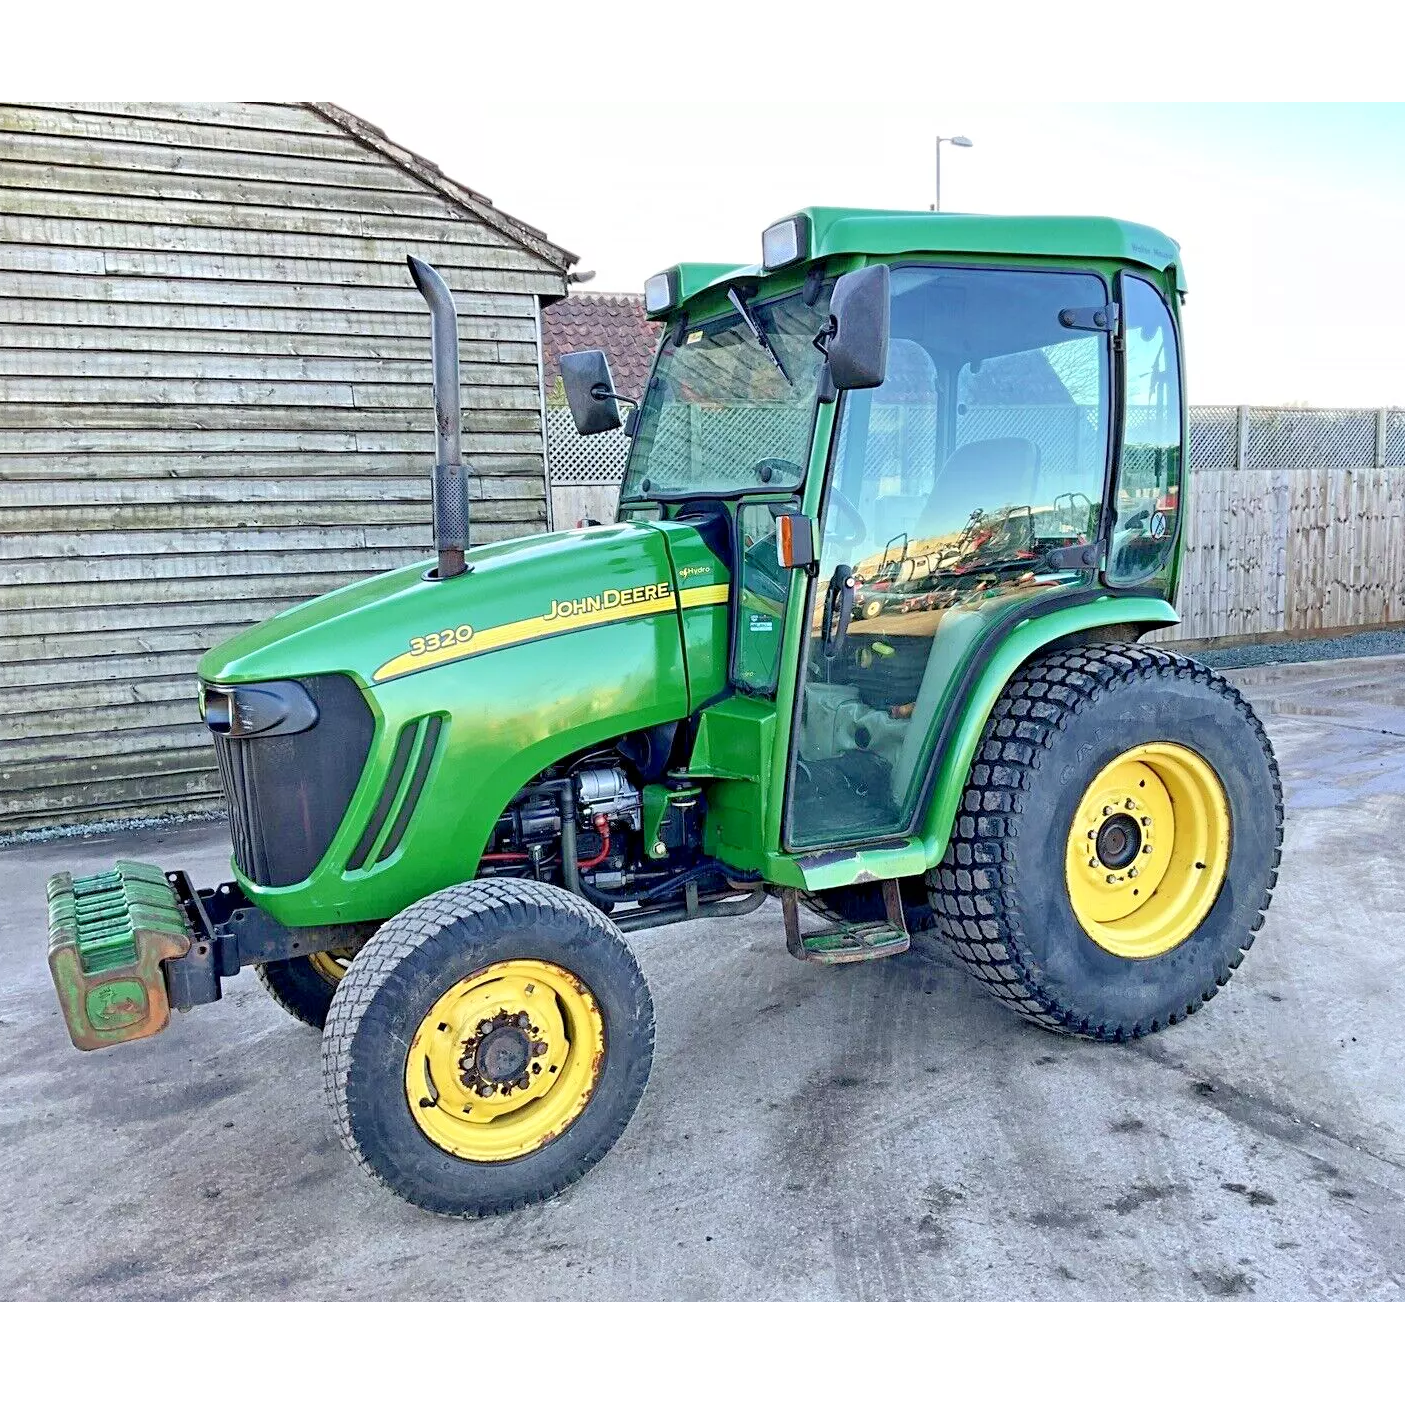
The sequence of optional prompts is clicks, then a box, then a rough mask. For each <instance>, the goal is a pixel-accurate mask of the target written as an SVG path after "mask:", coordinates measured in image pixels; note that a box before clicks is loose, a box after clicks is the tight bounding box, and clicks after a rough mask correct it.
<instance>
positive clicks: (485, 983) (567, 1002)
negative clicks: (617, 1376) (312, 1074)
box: [322, 878, 654, 1217]
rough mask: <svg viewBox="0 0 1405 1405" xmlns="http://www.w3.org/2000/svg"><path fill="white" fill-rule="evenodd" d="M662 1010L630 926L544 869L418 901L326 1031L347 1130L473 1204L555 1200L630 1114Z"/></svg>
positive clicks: (435, 1203)
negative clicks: (542, 878)
mask: <svg viewBox="0 0 1405 1405" xmlns="http://www.w3.org/2000/svg"><path fill="white" fill-rule="evenodd" d="M653 1047H654V1011H653V1004H652V1001H651V1000H650V997H649V990H648V987H647V985H646V984H645V982H644V977H643V975H642V974H641V972H640V970H639V967H638V966H637V965H636V963H635V960H634V957H633V954H632V953H631V952H630V950H629V948H628V946H626V945H625V942H624V939H623V937H622V936H621V935H620V932H619V929H618V928H617V927H615V925H614V924H613V923H612V922H610V920H609V919H608V918H607V917H605V916H604V915H603V914H602V913H600V912H599V911H597V910H596V909H595V908H593V907H591V905H590V904H589V903H587V902H585V901H583V900H582V899H580V898H577V897H574V896H572V895H571V894H569V893H565V892H562V891H561V890H559V889H557V888H552V887H549V886H548V885H546V884H544V883H534V882H530V881H527V880H525V879H514V878H493V879H484V880H479V881H475V882H472V883H464V884H461V885H459V886H458V887H454V888H446V889H445V890H444V891H443V892H440V893H435V894H433V895H432V896H431V897H428V898H425V899H423V900H422V901H420V902H418V903H415V904H414V905H413V906H411V907H409V908H407V909H406V910H405V911H404V912H402V913H401V914H400V915H399V916H398V917H395V918H392V919H391V920H390V921H389V922H387V923H386V924H385V925H384V926H383V927H382V928H381V929H380V931H379V932H377V933H376V935H375V936H374V937H372V938H371V940H370V941H369V942H368V943H367V944H366V946H365V947H364V948H363V949H362V951H361V952H360V953H359V954H358V955H357V958H356V960H355V961H354V962H353V963H352V965H351V968H350V970H349V971H348V973H347V976H346V978H345V979H344V980H343V981H342V983H341V985H340V986H339V987H338V988H337V992H336V995H335V996H334V997H333V1000H332V1006H331V1011H330V1014H329V1016H328V1019H327V1028H326V1032H325V1034H324V1036H323V1042H322V1066H323V1072H324V1075H325V1079H326V1085H327V1095H328V1098H329V1100H330V1102H331V1105H332V1110H333V1115H334V1116H335V1118H336V1123H337V1129H338V1131H339V1133H340V1135H341V1139H342V1142H343V1144H344V1145H345V1146H346V1147H347V1149H348V1150H349V1151H350V1152H351V1153H352V1154H353V1155H354V1156H355V1157H356V1158H357V1160H358V1161H359V1162H360V1163H361V1165H362V1167H363V1168H364V1169H365V1170H367V1171H368V1172H369V1173H370V1174H371V1175H372V1176H374V1177H375V1178H376V1179H377V1180H379V1181H381V1182H382V1183H384V1184H385V1185H386V1186H388V1187H389V1188H390V1189H391V1190H393V1191H394V1192H395V1193H396V1194H397V1195H400V1196H402V1197H403V1198H404V1199H406V1200H409V1201H411V1202H412V1203H413V1204H415V1205H418V1206H420V1207H422V1208H423V1209H426V1210H431V1211H434V1212H435V1213H438V1214H444V1215H459V1216H465V1217H472V1216H478V1215H492V1214H499V1213H501V1212H503V1211H506V1210H512V1209H516V1208H518V1207H520V1206H523V1205H528V1204H531V1203H533V1202H535V1201H539V1200H545V1199H547V1198H548V1197H550V1196H552V1195H555V1194H556V1193H557V1192H558V1191H560V1190H562V1189H563V1188H564V1187H566V1186H567V1185H569V1184H570V1183H571V1182H572V1181H574V1180H576V1179H577V1178H578V1177H579V1176H581V1175H583V1174H584V1173H585V1172H586V1171H587V1170H588V1169H589V1168H590V1167H591V1166H593V1165H594V1164H595V1163H596V1162H597V1161H599V1160H600V1158H601V1157H603V1156H604V1155H605V1153H606V1152H607V1151H608V1150H609V1149H610V1147H611V1146H613V1145H614V1142H615V1140H616V1139H617V1138H618V1137H619V1135H620V1133H621V1132H623V1131H624V1128H625V1126H626V1124H627V1123H628V1121H629V1119H630V1116H631V1115H632V1114H633V1112H634V1109H635V1107H636V1106H637V1105H638V1102H639V1099H640V1097H641V1096H642V1094H643V1092H644V1085H645V1083H646V1082H647V1081H648V1077H649V1067H650V1064H651V1062H652V1059H653Z"/></svg>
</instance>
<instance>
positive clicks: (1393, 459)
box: [1383, 410, 1405, 468]
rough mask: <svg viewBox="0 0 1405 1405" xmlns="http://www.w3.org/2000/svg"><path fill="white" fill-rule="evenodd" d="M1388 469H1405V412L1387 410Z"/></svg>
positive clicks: (1386, 445) (1386, 442)
mask: <svg viewBox="0 0 1405 1405" xmlns="http://www.w3.org/2000/svg"><path fill="white" fill-rule="evenodd" d="M1383 447H1384V451H1385V462H1386V467H1387V468H1405V410H1387V411H1386V416H1385V444H1384V446H1383Z"/></svg>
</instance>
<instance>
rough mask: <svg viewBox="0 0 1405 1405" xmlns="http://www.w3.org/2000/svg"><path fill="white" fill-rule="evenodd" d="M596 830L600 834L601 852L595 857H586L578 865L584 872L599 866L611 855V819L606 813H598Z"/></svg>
mask: <svg viewBox="0 0 1405 1405" xmlns="http://www.w3.org/2000/svg"><path fill="white" fill-rule="evenodd" d="M595 832H596V833H597V834H598V835H599V836H600V839H601V846H600V852H599V853H598V854H596V856H595V857H594V858H593V859H586V860H585V862H584V863H579V864H577V865H576V867H577V868H579V869H580V870H581V871H582V872H584V871H585V870H587V869H591V868H599V866H600V865H601V864H602V863H604V862H605V860H606V859H608V858H609V857H610V821H609V819H608V817H607V816H605V815H596V817H595Z"/></svg>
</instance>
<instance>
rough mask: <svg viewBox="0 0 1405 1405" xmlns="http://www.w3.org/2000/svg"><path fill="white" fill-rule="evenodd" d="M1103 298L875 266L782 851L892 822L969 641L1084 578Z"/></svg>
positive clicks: (1074, 283)
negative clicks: (881, 326)
mask: <svg viewBox="0 0 1405 1405" xmlns="http://www.w3.org/2000/svg"><path fill="white" fill-rule="evenodd" d="M1109 291H1110V290H1109V288H1108V286H1107V284H1106V282H1105V281H1104V280H1103V278H1102V277H1101V276H1100V275H1098V274H1094V273H1091V272H1090V273H1065V272H1054V271H1046V270H1042V269H1041V270H1035V269H1028V270H1007V269H992V268H954V267H939V266H934V265H922V266H909V267H905V268H895V269H894V270H893V274H892V279H891V299H892V307H891V328H892V330H891V341H890V346H889V358H888V369H887V375H886V378H885V380H884V382H883V384H882V385H881V386H879V387H878V388H877V389H876V390H866V391H849V392H845V393H844V394H843V396H842V397H841V401H840V404H839V406H838V423H837V428H836V431H835V435H834V440H833V446H832V450H831V455H830V462H829V468H828V474H829V481H828V484H827V488H826V493H825V499H824V506H823V513H822V519H821V521H822V526H821V549H820V553H821V554H820V566H819V571H818V575H817V577H816V579H815V581H814V582H813V585H812V588H811V589H812V593H811V596H810V598H809V600H808V603H807V626H808V628H807V638H806V639H805V641H804V647H803V648H802V652H801V659H800V668H801V681H800V687H799V688H798V690H797V698H796V706H795V712H794V719H793V727H792V735H791V739H790V763H789V774H788V785H787V792H786V810H785V823H784V829H783V836H784V840H785V844H786V847H788V848H790V849H793V850H794V849H810V848H818V847H828V846H831V845H835V844H839V843H843V842H848V841H855V840H867V839H874V838H880V837H884V836H888V835H896V834H901V833H904V832H908V831H910V830H911V829H912V828H914V826H915V824H916V822H917V820H918V818H919V812H920V809H921V805H922V802H923V799H924V791H925V787H926V785H927V781H928V776H929V774H930V772H931V769H932V768H931V765H930V763H931V761H932V759H933V757H934V755H935V754H936V752H937V751H938V749H939V748H940V746H941V740H942V727H943V723H944V722H945V720H946V719H947V718H948V717H950V716H951V715H952V714H953V712H954V711H955V709H956V704H957V703H958V702H959V700H960V697H961V694H962V692H963V690H964V688H965V687H966V686H967V684H968V683H969V681H970V679H971V677H973V676H974V674H975V672H976V671H978V667H979V656H980V654H981V650H982V647H983V646H984V645H985V644H986V643H987V642H988V641H990V640H992V638H993V637H994V636H996V635H999V634H1002V633H1003V632H1005V630H1007V629H1008V628H1009V627H1010V626H1011V625H1012V624H1013V623H1014V622H1015V620H1017V619H1018V618H1020V617H1021V616H1023V615H1025V614H1027V613H1029V612H1030V611H1032V610H1036V609H1039V608H1043V607H1044V605H1045V602H1047V601H1049V600H1051V599H1053V598H1055V597H1058V596H1060V595H1074V594H1076V593H1077V592H1079V591H1084V590H1087V589H1088V588H1090V587H1091V586H1092V585H1093V584H1094V579H1095V564H1094V563H1095V557H1096V551H1095V550H1089V551H1086V552H1085V551H1084V550H1082V549H1081V548H1085V547H1094V546H1095V544H1096V542H1097V538H1098V524H1099V521H1100V514H1101V510H1102V504H1103V499H1104V487H1105V481H1106V473H1107V461H1108V406H1109V401H1110V395H1109V367H1110V363H1109V345H1108V343H1109V337H1108V335H1107V334H1106V333H1105V332H1102V331H1098V330H1094V327H1093V320H1092V317H1091V315H1085V313H1090V312H1091V309H1094V308H1097V309H1099V310H1101V309H1103V308H1104V307H1105V306H1106V304H1107V303H1108V302H1109ZM1071 311H1072V312H1073V313H1074V314H1075V315H1073V316H1071V317H1070V316H1069V315H1068V314H1069V313H1070V312H1071ZM1070 322H1072V323H1073V324H1074V325H1069V323H1070ZM1080 323H1083V324H1085V325H1086V326H1087V330H1084V329H1083V328H1082V327H1081V326H1080V325H1079V324H1080Z"/></svg>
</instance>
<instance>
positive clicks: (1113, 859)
mask: <svg viewBox="0 0 1405 1405" xmlns="http://www.w3.org/2000/svg"><path fill="white" fill-rule="evenodd" d="M1093 847H1094V850H1095V851H1096V853H1097V856H1098V860H1099V862H1100V863H1101V864H1102V866H1103V867H1104V868H1111V869H1119V868H1126V867H1127V866H1128V865H1129V864H1130V863H1131V862H1132V860H1133V859H1134V858H1136V856H1137V851H1138V850H1139V849H1140V848H1141V847H1142V831H1141V826H1140V825H1138V823H1137V822H1136V820H1134V819H1133V818H1132V816H1131V815H1130V814H1127V813H1126V812H1125V811H1124V812H1123V813H1120V814H1115V815H1110V816H1109V817H1108V818H1107V819H1105V820H1104V821H1103V822H1102V826H1101V827H1100V828H1099V830H1098V837H1097V839H1096V840H1094V841H1093Z"/></svg>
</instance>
